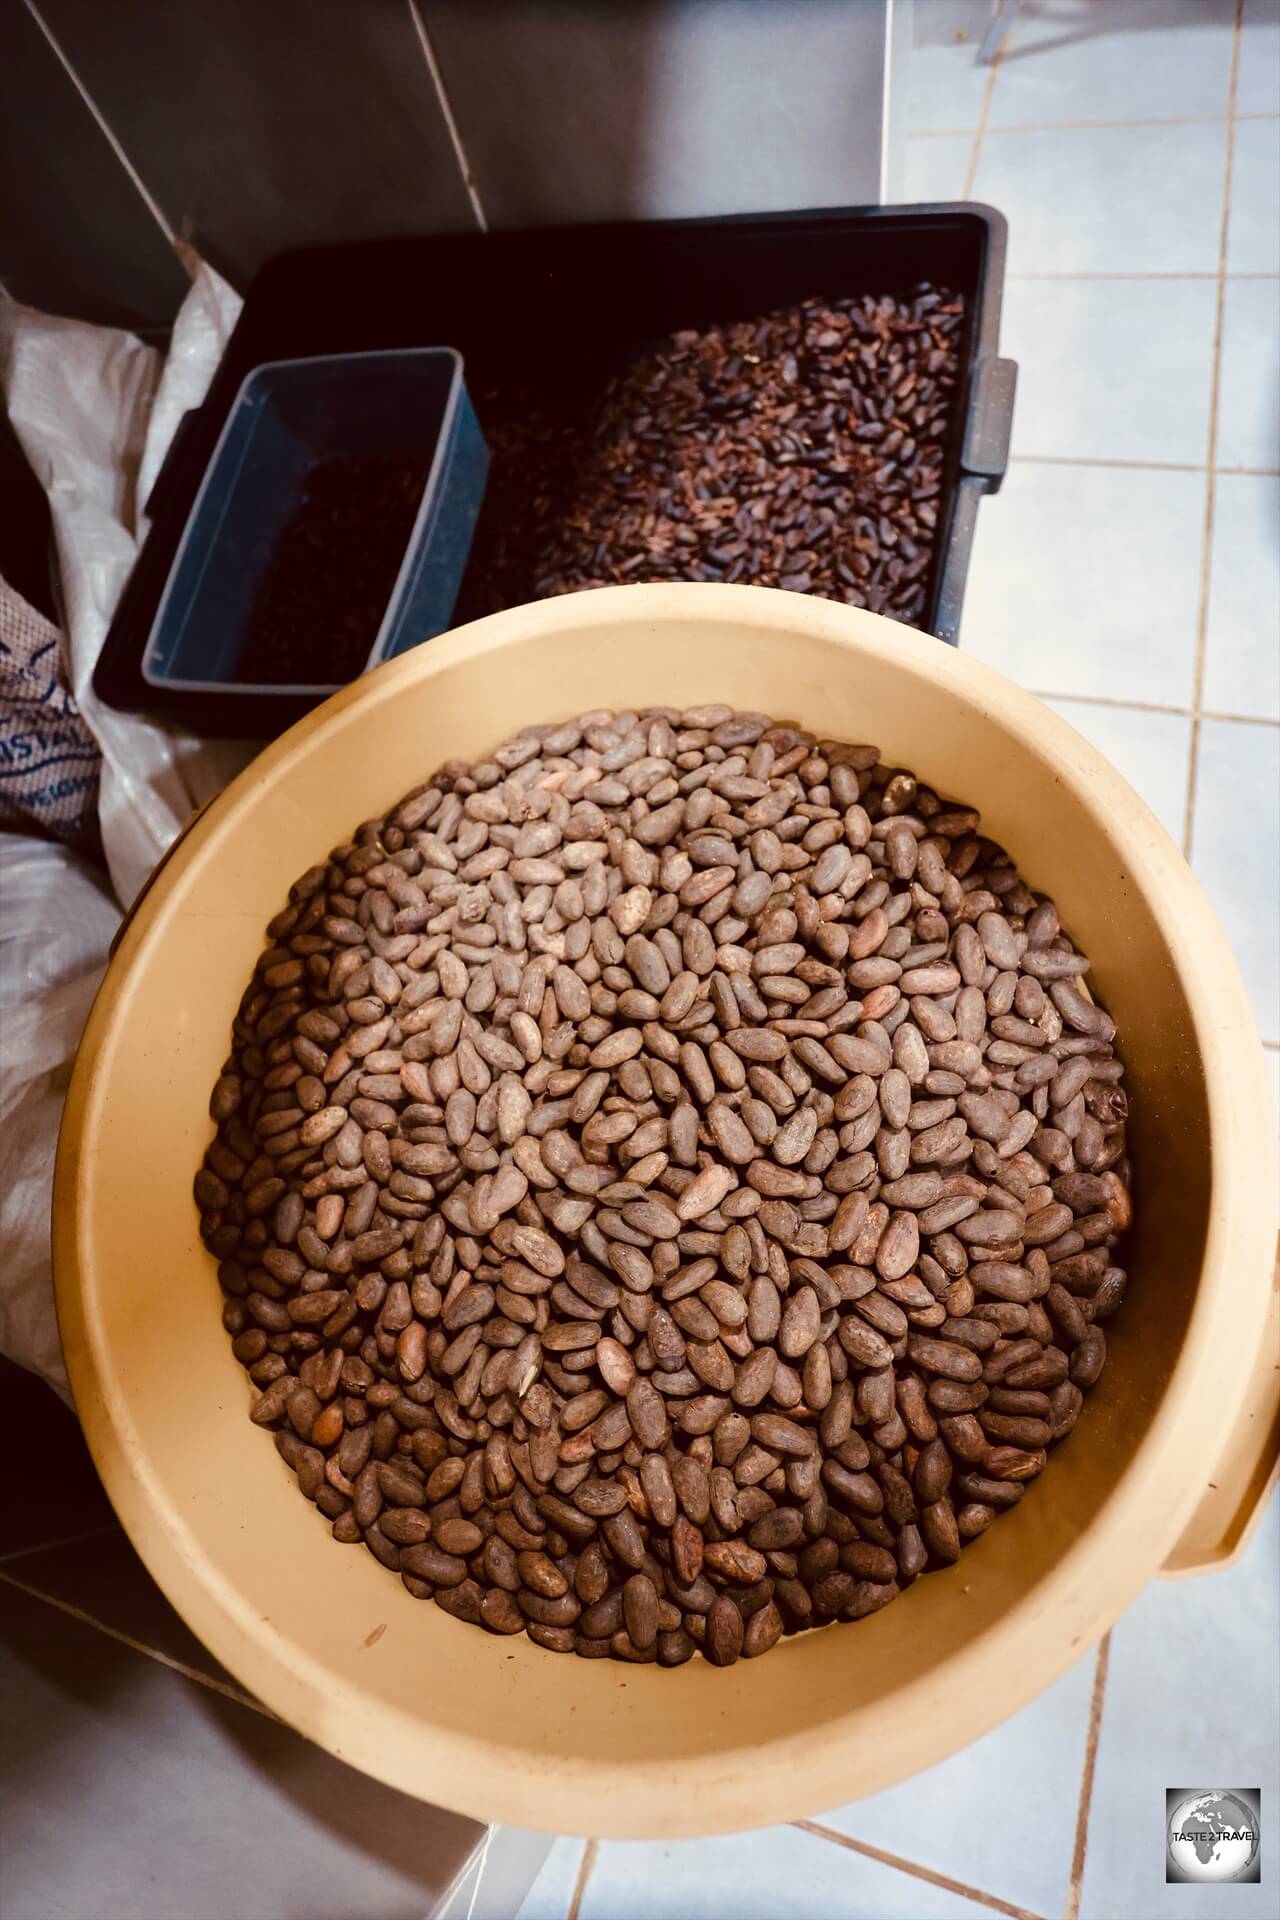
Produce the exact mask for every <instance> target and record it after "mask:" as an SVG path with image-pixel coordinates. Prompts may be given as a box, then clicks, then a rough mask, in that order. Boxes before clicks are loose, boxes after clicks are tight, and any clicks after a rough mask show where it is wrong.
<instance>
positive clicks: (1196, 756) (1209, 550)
mask: <svg viewBox="0 0 1280 1920" xmlns="http://www.w3.org/2000/svg"><path fill="white" fill-rule="evenodd" d="M1243 23H1244V0H1236V12H1235V25H1234V28H1233V30H1232V36H1231V78H1230V80H1229V82H1228V86H1227V151H1226V162H1225V166H1224V169H1223V181H1222V221H1221V225H1220V226H1219V229H1218V298H1217V307H1216V312H1215V315H1214V326H1213V371H1212V375H1211V378H1210V383H1209V432H1208V446H1207V450H1206V453H1205V463H1206V465H1207V467H1208V473H1207V475H1206V477H1205V490H1204V535H1203V542H1202V545H1201V550H1200V600H1199V605H1198V607H1197V609H1196V656H1195V666H1194V669H1193V678H1192V692H1191V704H1192V713H1191V750H1190V752H1189V754H1188V756H1187V796H1186V804H1185V810H1184V813H1183V821H1182V851H1183V854H1184V855H1185V857H1186V858H1187V859H1188V860H1190V858H1191V846H1192V834H1193V830H1194V823H1195V813H1196V782H1197V777H1198V775H1199V772H1200V712H1201V708H1202V706H1203V704H1204V677H1205V654H1206V650H1207V646H1208V637H1209V595H1210V591H1211V588H1212V574H1213V516H1214V508H1215V505H1216V495H1217V479H1216V475H1215V473H1214V466H1215V463H1216V461H1217V457H1218V405H1219V400H1220V397H1221V393H1222V331H1223V323H1224V320H1225V316H1226V307H1227V249H1228V247H1229V245H1230V239H1231V173H1232V168H1233V166H1234V164H1235V149H1236V120H1235V114H1236V98H1237V95H1238V91H1239V86H1240V30H1241V27H1242V26H1243Z"/></svg>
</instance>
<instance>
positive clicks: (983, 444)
mask: <svg viewBox="0 0 1280 1920" xmlns="http://www.w3.org/2000/svg"><path fill="white" fill-rule="evenodd" d="M1017 386H1018V363H1017V361H1016V360H997V359H995V358H994V357H993V356H991V355H988V356H987V357H986V358H985V359H982V360H979V362H978V364H977V366H976V367H975V368H974V370H973V394H972V399H971V401H970V405H969V418H968V420H967V422H966V423H965V431H964V445H963V446H962V447H961V449H960V466H961V470H962V471H963V472H965V473H973V474H977V475H979V476H980V477H981V478H982V479H984V480H986V482H987V492H988V493H998V492H999V491H1000V483H1001V481H1002V480H1003V479H1004V476H1005V469H1006V468H1007V467H1008V465H1009V441H1010V438H1011V436H1012V433H1013V398H1014V394H1015V392H1016V391H1017Z"/></svg>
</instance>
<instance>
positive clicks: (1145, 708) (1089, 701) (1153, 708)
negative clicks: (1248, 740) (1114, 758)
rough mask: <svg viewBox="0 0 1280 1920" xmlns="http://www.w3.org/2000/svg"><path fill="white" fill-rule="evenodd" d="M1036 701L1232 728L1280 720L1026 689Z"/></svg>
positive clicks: (1106, 696) (1104, 695) (1059, 690)
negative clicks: (1216, 722)
mask: <svg viewBox="0 0 1280 1920" xmlns="http://www.w3.org/2000/svg"><path fill="white" fill-rule="evenodd" d="M1027 692H1028V693H1033V694H1034V695H1035V697H1036V699H1037V700H1072V701H1075V702H1076V703H1078V704H1079V705H1080V706H1082V707H1118V708H1119V709H1120V710H1121V711H1122V712H1126V711H1128V712H1134V713H1163V714H1168V715H1169V716H1170V718H1172V719H1174V720H1193V719H1195V720H1220V721H1223V722H1224V723H1225V724H1226V725H1228V726H1233V727H1280V719H1277V720H1272V719H1269V718H1268V717H1267V716H1266V715H1264V714H1257V713H1215V712H1214V711H1213V710H1212V709H1211V708H1204V707H1201V708H1200V709H1198V710H1193V709H1192V708H1191V707H1174V706H1165V705H1164V704H1163V703H1162V702H1160V701H1157V700H1118V699H1114V698H1113V697H1112V696H1111V695H1110V694H1107V693H1067V692H1065V691H1064V690H1063V689H1062V688H1061V687H1028V688H1027Z"/></svg>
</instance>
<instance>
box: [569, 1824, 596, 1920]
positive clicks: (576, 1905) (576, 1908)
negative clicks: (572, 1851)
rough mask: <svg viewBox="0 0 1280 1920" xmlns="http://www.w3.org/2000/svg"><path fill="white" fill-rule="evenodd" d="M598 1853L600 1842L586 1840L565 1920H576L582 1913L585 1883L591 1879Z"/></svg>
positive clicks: (585, 1889)
mask: <svg viewBox="0 0 1280 1920" xmlns="http://www.w3.org/2000/svg"><path fill="white" fill-rule="evenodd" d="M599 1853H600V1842H599V1841H598V1840H588V1841H587V1843H586V1845H585V1846H584V1847H583V1849H582V1858H581V1860H579V1862H578V1876H577V1879H576V1880H575V1881H574V1883H573V1895H572V1898H571V1899H570V1901H569V1911H568V1913H567V1914H566V1915H565V1920H578V1916H579V1914H580V1913H581V1912H582V1901H583V1897H584V1895H585V1894H586V1891H587V1882H588V1880H589V1879H590V1878H591V1869H592V1868H593V1867H594V1866H595V1864H596V1860H597V1858H598V1856H599Z"/></svg>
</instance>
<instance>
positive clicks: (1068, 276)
mask: <svg viewBox="0 0 1280 1920" xmlns="http://www.w3.org/2000/svg"><path fill="white" fill-rule="evenodd" d="M1219 279H1227V280H1280V272H1276V273H1264V272H1261V271H1259V272H1257V273H1252V272H1250V273H1245V272H1243V271H1240V270H1238V269H1237V270H1236V271H1234V272H1231V271H1229V272H1228V273H1226V274H1225V275H1222V274H1219V273H1218V272H1217V271H1216V269H1215V270H1214V271H1213V272H1210V271H1209V270H1208V268H1206V267H1184V268H1182V269H1180V270H1177V269H1170V270H1169V271H1168V272H1167V273H1127V272H1126V273H1112V272H1108V271H1106V270H1104V269H1096V270H1095V269H1092V268H1085V269H1082V270H1081V271H1079V272H1075V271H1067V270H1065V269H1064V270H1063V271H1062V272H1054V271H1052V270H1051V269H1046V270H1042V271H1040V272H1038V273H1033V272H1030V271H1028V270H1025V269H1024V270H1022V271H1020V272H1017V273H1007V274H1006V275H1005V280H1006V281H1009V280H1213V281H1217V280H1219Z"/></svg>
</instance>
